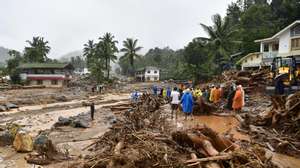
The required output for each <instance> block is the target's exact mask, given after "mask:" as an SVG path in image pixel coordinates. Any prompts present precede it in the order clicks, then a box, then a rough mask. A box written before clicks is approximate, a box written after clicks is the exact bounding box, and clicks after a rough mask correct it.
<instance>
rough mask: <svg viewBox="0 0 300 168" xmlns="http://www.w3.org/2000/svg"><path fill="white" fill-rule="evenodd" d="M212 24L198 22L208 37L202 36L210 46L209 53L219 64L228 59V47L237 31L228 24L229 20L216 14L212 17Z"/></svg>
mask: <svg viewBox="0 0 300 168" xmlns="http://www.w3.org/2000/svg"><path fill="white" fill-rule="evenodd" d="M212 21H213V26H207V25H205V24H202V23H201V24H200V25H201V26H202V28H203V29H204V31H205V32H206V33H207V34H208V36H209V37H208V38H202V39H205V40H207V41H208V43H209V46H210V47H211V49H210V50H211V52H212V53H211V54H212V55H213V56H214V58H215V61H216V62H217V64H218V65H219V66H222V65H223V64H224V61H225V62H226V61H228V59H229V55H230V47H231V46H232V45H233V43H235V42H236V41H233V40H232V39H233V35H234V33H235V32H236V31H237V30H236V29H235V28H234V27H232V26H230V23H229V20H228V19H226V18H224V19H222V17H221V16H220V15H219V14H216V15H214V16H213V17H212Z"/></svg>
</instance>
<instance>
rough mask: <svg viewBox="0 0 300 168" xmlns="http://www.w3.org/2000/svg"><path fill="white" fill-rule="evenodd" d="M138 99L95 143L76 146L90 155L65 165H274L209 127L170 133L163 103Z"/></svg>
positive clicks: (74, 167) (124, 167) (97, 167)
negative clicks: (162, 110)
mask: <svg viewBox="0 0 300 168" xmlns="http://www.w3.org/2000/svg"><path fill="white" fill-rule="evenodd" d="M141 100H143V101H140V102H138V103H137V104H136V106H134V107H133V109H132V110H128V112H126V113H123V115H124V116H123V117H122V116H120V118H119V121H118V122H117V123H116V124H114V125H113V126H112V128H111V129H110V130H109V131H108V132H106V133H105V134H104V135H103V136H101V137H100V138H99V139H98V140H97V141H96V142H94V143H92V144H90V145H88V147H85V148H84V149H82V150H89V151H91V155H90V156H87V157H85V159H84V161H79V162H76V163H75V164H72V165H69V167H72V168H83V167H93V168H100V167H107V168H114V167H119V168H128V167H132V168H141V167H158V168H163V167H177V168H180V167H187V166H188V167H201V166H202V165H203V166H206V167H207V168H221V167H228V166H229V165H232V166H231V167H240V166H241V165H249V166H250V167H261V168H271V167H272V168H274V167H276V166H273V165H272V164H270V165H271V166H267V165H268V164H266V163H267V162H269V161H267V160H264V158H263V157H261V158H260V157H257V155H256V154H255V156H253V155H254V154H253V153H255V152H253V151H249V149H247V150H245V149H243V150H242V149H240V147H239V146H238V145H237V144H235V143H234V142H233V140H231V139H230V138H227V137H224V136H221V135H219V134H218V133H216V132H215V131H213V130H212V129H210V128H207V127H198V128H192V129H190V130H185V131H176V132H173V129H174V127H172V124H171V123H168V120H167V119H166V118H165V117H164V114H163V113H162V112H161V111H160V109H159V107H160V104H162V103H164V102H163V101H161V100H160V98H158V97H156V96H151V95H144V96H142V97H141ZM172 132H173V133H172ZM259 156H260V155H259ZM261 156H264V155H261Z"/></svg>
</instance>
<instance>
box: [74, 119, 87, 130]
mask: <svg viewBox="0 0 300 168" xmlns="http://www.w3.org/2000/svg"><path fill="white" fill-rule="evenodd" d="M71 126H72V127H74V128H89V123H88V122H87V121H85V120H82V119H75V120H74V121H73V122H72V123H71Z"/></svg>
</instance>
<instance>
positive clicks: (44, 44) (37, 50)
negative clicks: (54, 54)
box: [24, 37, 51, 62]
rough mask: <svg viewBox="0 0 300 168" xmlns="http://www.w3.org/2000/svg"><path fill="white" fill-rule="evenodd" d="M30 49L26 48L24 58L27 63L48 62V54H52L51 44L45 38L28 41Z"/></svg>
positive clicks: (34, 38)
mask: <svg viewBox="0 0 300 168" xmlns="http://www.w3.org/2000/svg"><path fill="white" fill-rule="evenodd" d="M26 42H27V43H28V44H29V47H25V51H24V58H25V61H26V62H46V61H47V60H48V58H47V54H48V53H49V52H50V49H51V48H50V46H48V44H49V42H48V41H44V38H43V37H33V39H32V41H29V40H27V41H26Z"/></svg>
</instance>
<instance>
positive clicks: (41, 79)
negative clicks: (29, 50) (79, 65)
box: [18, 63, 74, 87]
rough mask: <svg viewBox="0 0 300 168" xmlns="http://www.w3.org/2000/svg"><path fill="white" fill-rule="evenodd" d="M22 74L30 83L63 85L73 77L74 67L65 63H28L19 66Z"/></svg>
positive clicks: (49, 85)
mask: <svg viewBox="0 0 300 168" xmlns="http://www.w3.org/2000/svg"><path fill="white" fill-rule="evenodd" d="M18 68H19V70H20V71H21V73H20V76H21V79H22V80H23V81H26V82H27V84H28V85H44V86H46V87H62V86H64V85H67V84H68V82H69V81H70V80H71V79H72V74H73V71H74V67H73V66H72V65H71V64H65V63H26V64H21V65H20V66H19V67H18Z"/></svg>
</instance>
